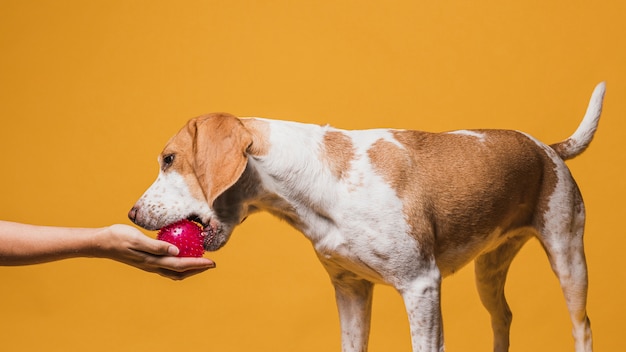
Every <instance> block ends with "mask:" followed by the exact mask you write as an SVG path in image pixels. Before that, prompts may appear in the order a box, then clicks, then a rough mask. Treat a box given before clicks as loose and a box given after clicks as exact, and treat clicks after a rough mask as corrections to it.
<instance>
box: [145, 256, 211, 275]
mask: <svg viewBox="0 0 626 352" xmlns="http://www.w3.org/2000/svg"><path fill="white" fill-rule="evenodd" d="M151 264H152V265H154V266H158V267H160V268H163V269H166V270H171V271H176V272H185V271H189V270H196V269H202V270H206V269H211V268H215V262H214V261H212V260H210V259H208V258H203V257H200V258H194V257H155V258H154V260H153V262H152V263H151Z"/></svg>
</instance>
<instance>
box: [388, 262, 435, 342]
mask: <svg viewBox="0 0 626 352" xmlns="http://www.w3.org/2000/svg"><path fill="white" fill-rule="evenodd" d="M399 291H400V294H401V295H402V298H403V299H404V305H405V306H406V311H407V313H408V316H409V323H410V325H411V341H412V344H413V351H414V352H417V351H420V352H427V351H428V352H442V351H443V350H444V347H443V325H442V319H441V301H440V299H441V294H440V292H441V274H440V273H439V270H438V269H437V268H436V267H435V268H434V269H432V270H429V271H428V272H426V273H423V274H422V275H420V276H418V277H417V278H414V279H412V280H411V281H410V282H408V283H407V284H406V285H403V287H401V288H399Z"/></svg>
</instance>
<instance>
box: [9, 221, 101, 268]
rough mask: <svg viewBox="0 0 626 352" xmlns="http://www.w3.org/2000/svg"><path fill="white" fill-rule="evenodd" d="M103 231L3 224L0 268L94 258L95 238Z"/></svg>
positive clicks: (11, 223) (12, 223)
mask: <svg viewBox="0 0 626 352" xmlns="http://www.w3.org/2000/svg"><path fill="white" fill-rule="evenodd" d="M104 230H105V229H104V228H101V229H92V228H66V227H52V226H37V225H27V224H20V223H14V222H8V221H0V265H26V264H38V263H44V262H49V261H54V260H60V259H66V258H74V257H84V256H94V255H95V251H96V241H95V237H96V236H97V235H98V233H99V232H101V231H104Z"/></svg>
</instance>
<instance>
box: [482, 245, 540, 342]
mask: <svg viewBox="0 0 626 352" xmlns="http://www.w3.org/2000/svg"><path fill="white" fill-rule="evenodd" d="M529 238H530V235H520V236H517V237H514V238H512V239H510V240H508V241H507V242H505V243H503V244H502V245H500V246H499V247H498V248H496V249H495V250H493V251H491V252H488V253H485V254H483V255H481V256H479V257H478V258H476V260H475V264H474V271H475V274H476V288H477V289H478V294H479V296H480V300H481V301H482V303H483V306H485V308H486V309H487V311H488V312H489V314H490V316H491V328H492V330H493V350H494V352H506V351H508V350H509V331H510V328H511V319H512V318H513V315H512V314H511V310H510V309H509V305H508V304H507V302H506V298H505V296H504V284H505V282H506V275H507V273H508V271H509V267H510V266H511V262H512V261H513V258H514V257H515V255H516V254H517V253H518V252H519V250H520V249H521V248H522V246H524V244H525V243H526V241H527V240H528V239H529Z"/></svg>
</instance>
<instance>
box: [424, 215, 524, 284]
mask: <svg viewBox="0 0 626 352" xmlns="http://www.w3.org/2000/svg"><path fill="white" fill-rule="evenodd" d="M533 231H534V230H533V229H532V228H530V227H520V228H517V229H513V230H509V231H507V232H504V233H503V232H502V230H501V229H499V228H497V229H496V230H494V231H493V232H491V233H489V234H486V235H472V236H467V242H463V243H457V244H456V245H454V246H447V247H446V248H445V249H443V250H442V249H440V248H438V250H441V252H439V251H437V252H436V254H435V256H436V261H437V266H438V267H439V271H440V272H441V275H442V276H443V277H445V276H448V275H451V274H454V273H455V272H456V271H458V270H460V269H461V268H463V267H464V266H465V265H467V264H468V263H469V262H471V261H472V260H474V259H475V258H476V257H478V256H480V255H482V254H484V253H488V252H491V251H493V250H495V249H496V248H498V247H500V246H501V245H502V244H504V243H505V242H510V241H522V242H526V241H527V240H528V239H529V238H530V237H532V235H533Z"/></svg>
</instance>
